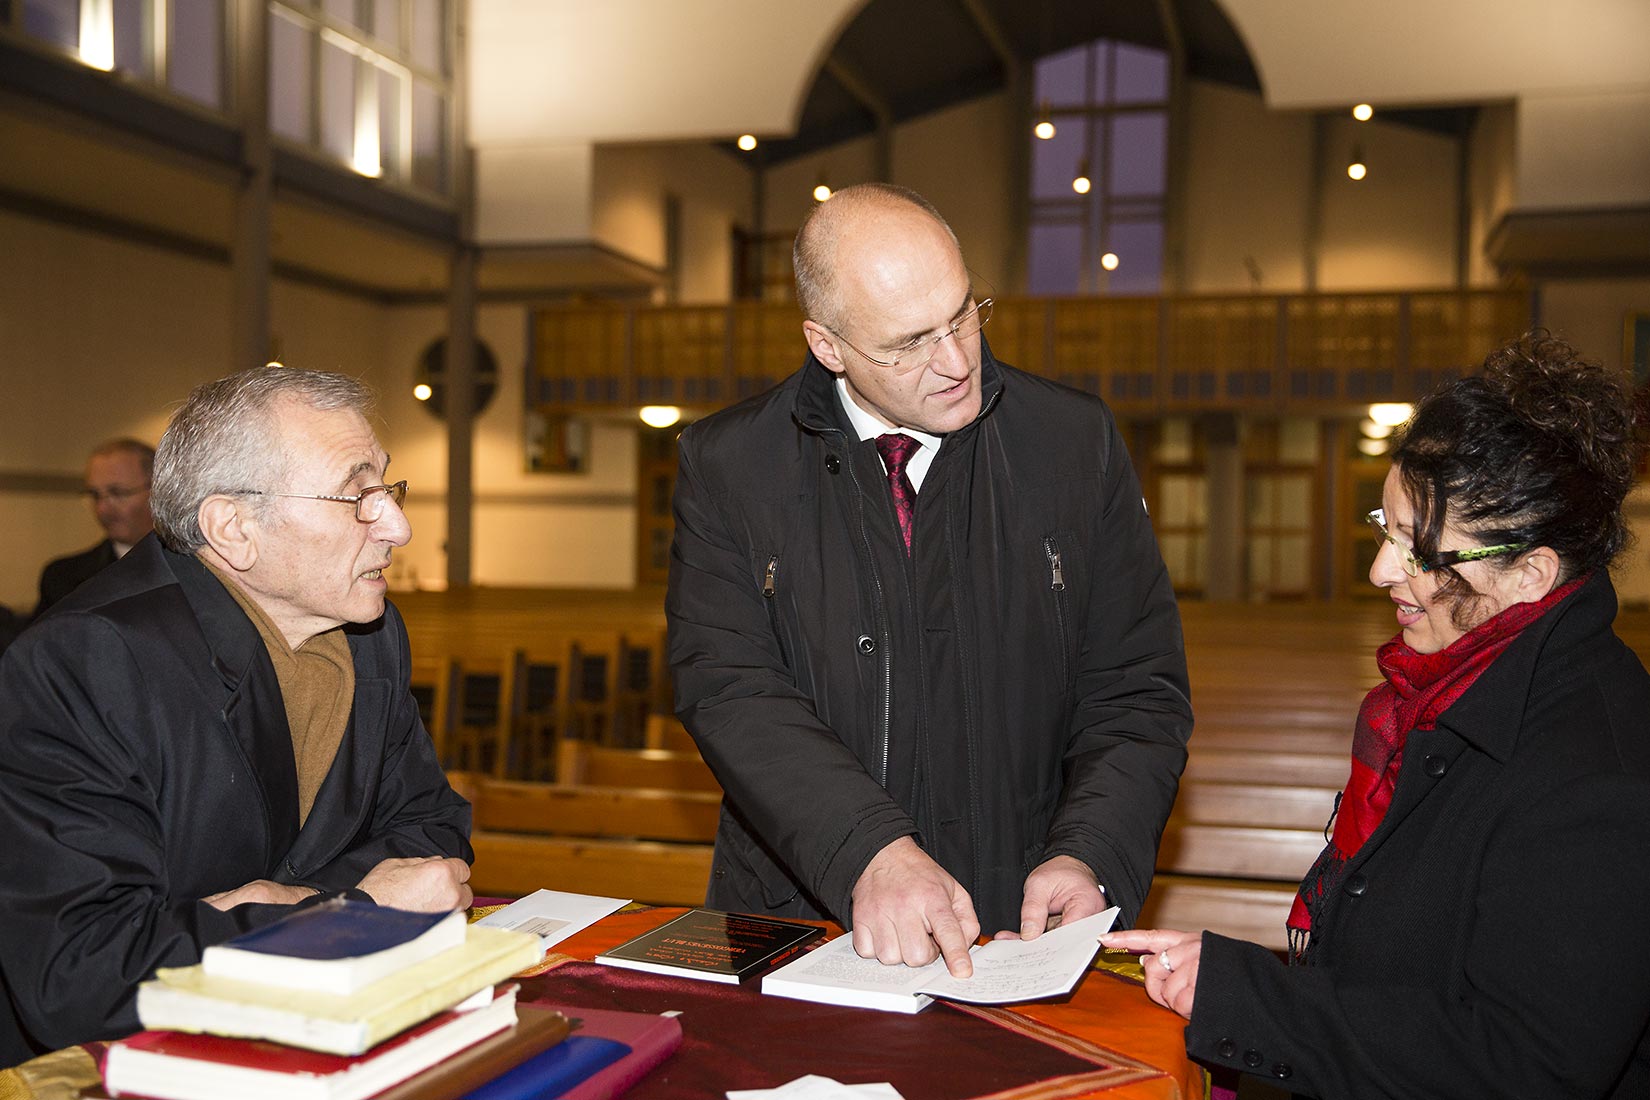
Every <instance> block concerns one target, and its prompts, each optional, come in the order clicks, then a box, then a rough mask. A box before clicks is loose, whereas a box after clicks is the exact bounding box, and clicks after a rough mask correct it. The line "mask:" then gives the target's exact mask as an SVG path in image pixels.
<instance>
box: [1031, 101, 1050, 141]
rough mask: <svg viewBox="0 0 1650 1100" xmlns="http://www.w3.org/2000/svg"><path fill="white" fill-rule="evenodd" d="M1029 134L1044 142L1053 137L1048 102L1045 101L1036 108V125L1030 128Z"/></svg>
mask: <svg viewBox="0 0 1650 1100" xmlns="http://www.w3.org/2000/svg"><path fill="white" fill-rule="evenodd" d="M1031 132H1032V133H1034V134H1036V135H1037V136H1038V137H1040V138H1042V139H1043V140H1044V141H1047V140H1048V139H1049V138H1051V137H1053V136H1054V118H1053V117H1052V116H1051V115H1050V114H1049V110H1048V100H1046V99H1045V100H1043V102H1042V104H1041V105H1040V106H1039V107H1038V108H1037V125H1035V126H1033V127H1032V128H1031Z"/></svg>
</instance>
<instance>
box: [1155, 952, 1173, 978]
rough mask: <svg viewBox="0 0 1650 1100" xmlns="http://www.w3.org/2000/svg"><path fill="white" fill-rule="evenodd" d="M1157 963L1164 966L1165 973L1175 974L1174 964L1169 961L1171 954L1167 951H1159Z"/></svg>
mask: <svg viewBox="0 0 1650 1100" xmlns="http://www.w3.org/2000/svg"><path fill="white" fill-rule="evenodd" d="M1157 961H1158V962H1160V963H1162V964H1163V970H1164V972H1165V973H1168V974H1173V973H1174V964H1173V963H1171V962H1170V961H1169V953H1168V952H1167V951H1159V952H1158V953H1157Z"/></svg>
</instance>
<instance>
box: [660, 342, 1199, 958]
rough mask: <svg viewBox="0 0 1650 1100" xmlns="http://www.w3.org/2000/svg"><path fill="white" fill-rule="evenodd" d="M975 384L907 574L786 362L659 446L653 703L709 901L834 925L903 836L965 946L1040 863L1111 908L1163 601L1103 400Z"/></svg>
mask: <svg viewBox="0 0 1650 1100" xmlns="http://www.w3.org/2000/svg"><path fill="white" fill-rule="evenodd" d="M982 372H983V373H982V389H983V401H982V411H981V414H980V416H979V417H978V418H977V419H976V420H975V421H974V422H973V423H972V424H970V425H969V426H967V427H965V428H963V429H961V430H959V431H956V432H953V433H951V434H950V435H949V436H947V437H946V438H945V440H944V442H943V444H942V445H941V447H940V448H939V451H938V453H937V455H936V456H935V458H934V462H933V465H932V466H931V467H930V469H929V471H928V473H927V476H926V480H925V481H924V483H923V486H922V490H921V493H920V494H919V495H918V498H917V506H916V518H915V529H914V536H913V557H911V558H907V557H906V555H905V551H904V547H903V544H902V543H901V542H900V541H899V539H900V536H899V530H898V524H897V521H896V519H895V514H894V509H893V503H892V497H891V494H890V493H889V490H888V485H887V480H886V476H885V474H884V473H883V469H882V466H881V464H880V461H879V459H878V456H877V453H876V449H875V445H874V443H873V442H869V441H867V442H861V441H859V439H858V438H857V436H856V435H855V433H854V432H853V430H852V428H851V427H850V425H849V422H848V419H847V415H846V413H845V412H844V411H843V410H842V408H841V405H840V402H839V400H838V397H837V392H836V388H835V385H834V382H833V378H832V376H831V374H830V373H829V372H828V371H827V370H826V369H825V368H824V367H823V366H821V365H820V364H819V363H818V362H817V361H815V360H814V359H813V358H812V357H811V356H810V357H809V359H808V361H807V362H806V363H805V364H804V366H803V368H802V370H801V371H799V372H798V373H797V374H795V375H793V376H792V377H791V378H789V379H788V380H786V381H785V382H783V383H782V384H780V385H779V386H778V387H776V388H775V389H773V390H771V391H769V392H768V393H766V394H763V395H761V396H758V397H756V398H753V399H751V400H749V401H746V402H743V403H742V404H740V405H737V406H735V407H733V408H731V409H728V410H726V411H724V412H722V413H719V414H717V415H715V416H712V417H709V418H707V419H705V420H703V421H700V422H698V423H696V424H694V425H692V426H691V427H689V428H688V429H686V430H685V431H684V432H683V433H682V439H681V466H680V476H679V478H678V482H677V488H676V500H675V509H676V540H675V543H674V546H673V548H672V556H671V573H670V590H669V594H668V596H667V599H666V609H667V612H668V615H669V622H670V654H671V664H672V666H673V668H674V671H675V676H676V702H677V709H678V712H679V713H680V715H681V717H682V719H683V721H684V722H685V723H686V725H687V727H688V729H689V730H690V731H692V733H693V735H694V737H695V739H696V740H697V742H698V744H699V748H700V751H701V752H702V753H703V754H704V757H705V759H706V760H707V761H708V762H709V763H710V766H711V768H712V769H713V770H714V771H715V773H716V776H717V778H718V779H719V780H720V781H721V784H722V787H723V789H724V791H725V792H726V798H725V800H724V804H723V811H722V823H721V828H720V830H719V832H718V835H717V845H716V857H715V863H714V869H713V872H712V874H713V878H712V882H711V885H710V890H709V896H708V901H709V903H710V904H711V905H714V906H718V907H721V908H726V909H737V910H744V911H752V912H770V913H780V914H791V915H804V916H821V915H829V916H832V917H835V918H836V919H838V920H840V921H843V922H847V921H848V920H850V919H851V915H852V914H851V912H850V904H849V903H850V897H851V893H852V890H853V886H854V883H855V882H856V881H857V879H858V878H859V875H860V873H861V871H863V870H864V868H865V866H866V864H867V863H869V862H870V860H871V858H872V857H873V856H874V855H875V854H876V853H877V852H878V851H880V850H881V849H882V848H883V847H884V846H886V845H887V844H889V843H890V842H891V841H893V840H896V839H898V838H899V837H902V836H909V835H915V836H916V837H917V838H918V840H919V842H920V843H921V844H922V845H923V847H924V848H925V849H926V850H927V851H928V853H929V854H930V855H932V856H933V857H934V858H935V859H936V860H937V861H938V862H939V863H940V864H941V865H942V866H944V867H945V868H946V869H947V870H948V871H949V872H950V873H951V874H952V875H954V876H955V877H956V878H957V879H958V880H959V881H960V882H961V883H962V885H963V886H964V887H965V888H966V889H967V890H968V891H969V892H970V894H971V895H972V896H973V899H974V903H975V907H976V910H977V912H978V913H979V916H980V919H981V923H982V926H983V927H984V928H985V929H986V930H987V931H988V932H990V931H996V930H998V929H1001V928H1018V926H1019V906H1020V898H1021V891H1022V887H1023V884H1024V879H1025V876H1026V874H1027V872H1029V871H1030V870H1031V869H1032V868H1033V867H1035V866H1036V865H1037V864H1039V863H1040V862H1042V861H1043V860H1044V859H1047V858H1049V857H1052V856H1055V855H1061V854H1066V855H1072V856H1075V857H1077V858H1078V859H1080V860H1082V861H1083V862H1084V863H1086V864H1087V865H1088V866H1089V867H1091V868H1092V869H1093V870H1094V871H1095V873H1096V875H1097V876H1098V877H1099V879H1100V881H1101V882H1102V883H1103V884H1104V885H1105V886H1106V888H1107V890H1108V892H1109V894H1110V897H1111V899H1112V900H1113V901H1114V902H1115V903H1116V904H1118V905H1120V906H1121V907H1122V910H1123V918H1124V922H1125V923H1126V922H1127V921H1129V920H1131V919H1132V918H1133V916H1134V914H1135V913H1136V912H1138V910H1139V908H1140V904H1141V901H1142V900H1143V899H1144V897H1145V894H1146V890H1147V888H1148V886H1149V885H1150V882H1151V877H1152V867H1153V863H1154V861H1155V858H1156V852H1157V843H1158V839H1159V836H1160V835H1161V832H1162V829H1163V823H1164V820H1165V819H1166V818H1167V816H1168V813H1169V809H1170V806H1171V805H1172V804H1173V802H1174V797H1175V791H1176V788H1177V786H1178V782H1179V776H1180V772H1181V769H1182V767H1183V766H1184V764H1185V760H1186V749H1185V745H1186V739H1187V736H1188V734H1189V733H1190V730H1191V706H1190V703H1189V700H1188V693H1187V687H1186V665H1185V654H1184V650H1183V647H1182V643H1181V633H1180V617H1179V613H1178V611H1177V609H1176V607H1175V602H1174V594H1173V591H1172V589H1171V587H1170V584H1169V578H1168V575H1167V574H1166V572H1165V571H1164V568H1163V561H1162V558H1161V556H1160V555H1159V553H1158V549H1157V543H1156V540H1155V538H1154V536H1153V534H1152V530H1151V524H1150V521H1149V520H1148V518H1147V516H1146V513H1145V506H1144V503H1143V501H1142V499H1141V495H1140V486H1139V484H1138V482H1137V480H1136V478H1135V474H1134V470H1133V467H1132V466H1131V464H1130V462H1129V458H1128V455H1127V453H1126V451H1125V450H1124V447H1123V443H1122V440H1121V439H1120V437H1119V436H1118V433H1117V429H1116V425H1115V423H1114V422H1113V420H1112V417H1111V414H1110V411H1109V410H1108V409H1107V408H1106V406H1105V404H1104V403H1103V402H1101V401H1100V400H1099V399H1098V398H1096V397H1092V396H1089V395H1087V394H1082V393H1079V392H1077V391H1074V390H1069V389H1066V388H1064V387H1062V386H1059V385H1056V384H1054V383H1052V382H1048V381H1046V380H1043V379H1040V378H1036V377H1033V376H1031V375H1027V374H1023V373H1021V372H1019V371H1017V370H1014V369H1013V368H1012V367H1007V366H1002V365H999V364H997V363H996V362H995V361H994V360H993V359H992V358H991V355H990V351H989V349H985V350H984V351H983V364H982Z"/></svg>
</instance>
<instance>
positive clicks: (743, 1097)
mask: <svg viewBox="0 0 1650 1100" xmlns="http://www.w3.org/2000/svg"><path fill="white" fill-rule="evenodd" d="M728 1100H905V1098H904V1097H903V1096H901V1095H900V1093H899V1090H898V1089H896V1088H895V1087H894V1086H893V1085H891V1084H889V1083H888V1082H886V1081H880V1082H877V1083H876V1084H871V1085H844V1084H842V1083H841V1082H840V1081H835V1080H832V1079H831V1078H829V1077H821V1076H819V1075H818V1074H815V1073H810V1074H808V1075H807V1076H806V1077H798V1078H797V1079H796V1080H794V1081H790V1082H787V1083H786V1084H783V1085H780V1086H779V1087H778V1088H771V1089H730V1090H729V1091H728Z"/></svg>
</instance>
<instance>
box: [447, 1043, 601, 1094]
mask: <svg viewBox="0 0 1650 1100" xmlns="http://www.w3.org/2000/svg"><path fill="white" fill-rule="evenodd" d="M629 1053H630V1047H629V1046H628V1045H626V1044H624V1043H621V1042H619V1041H618V1040H617V1039H601V1038H598V1037H596V1036H594V1035H569V1036H568V1037H567V1038H565V1039H563V1040H562V1041H561V1042H559V1043H557V1044H556V1045H555V1046H553V1047H551V1048H550V1049H549V1050H547V1051H545V1052H544V1053H543V1054H537V1055H534V1056H533V1057H531V1058H529V1059H527V1061H525V1062H523V1063H522V1064H521V1065H519V1066H517V1067H516V1068H515V1069H513V1070H510V1071H509V1072H508V1073H505V1074H504V1075H503V1076H501V1077H495V1078H493V1080H491V1081H489V1082H487V1083H486V1084H485V1085H483V1086H481V1087H480V1088H479V1089H476V1090H475V1091H474V1092H470V1093H466V1094H465V1096H464V1100H538V1098H548V1097H554V1096H560V1095H562V1094H563V1093H565V1092H566V1091H567V1090H569V1089H571V1088H572V1087H573V1086H575V1085H577V1084H578V1083H579V1082H581V1081H584V1080H585V1079H587V1078H589V1077H592V1076H594V1075H595V1074H597V1073H599V1072H601V1071H602V1070H604V1069H606V1068H607V1067H608V1066H610V1065H612V1064H613V1063H614V1062H617V1061H618V1060H619V1059H621V1058H623V1057H624V1056H625V1055H627V1054H629Z"/></svg>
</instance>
